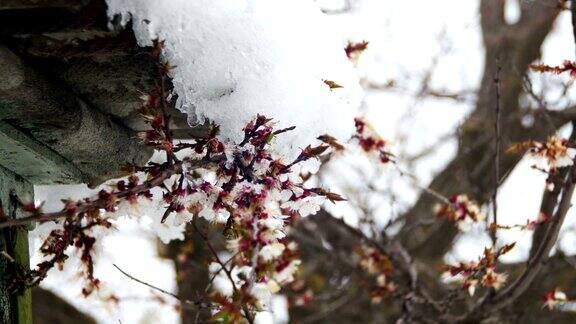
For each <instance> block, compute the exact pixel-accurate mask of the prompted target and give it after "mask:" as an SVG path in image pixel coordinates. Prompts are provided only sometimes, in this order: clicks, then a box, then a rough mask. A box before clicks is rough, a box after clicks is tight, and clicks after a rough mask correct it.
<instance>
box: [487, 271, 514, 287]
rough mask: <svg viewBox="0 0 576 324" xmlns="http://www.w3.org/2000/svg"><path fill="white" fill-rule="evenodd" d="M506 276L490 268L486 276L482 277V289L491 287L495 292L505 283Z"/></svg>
mask: <svg viewBox="0 0 576 324" xmlns="http://www.w3.org/2000/svg"><path fill="white" fill-rule="evenodd" d="M507 279H508V275H507V274H505V273H496V272H495V271H494V270H493V269H492V268H488V269H487V270H486V274H484V276H483V277H482V285H483V286H484V287H492V288H494V289H496V290H498V289H500V287H502V285H504V284H505V283H506V280H507Z"/></svg>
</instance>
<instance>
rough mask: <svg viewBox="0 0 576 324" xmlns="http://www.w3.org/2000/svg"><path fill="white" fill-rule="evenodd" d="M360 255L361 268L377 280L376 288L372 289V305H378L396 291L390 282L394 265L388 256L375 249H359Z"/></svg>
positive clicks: (364, 247) (363, 247) (365, 247)
mask: <svg viewBox="0 0 576 324" xmlns="http://www.w3.org/2000/svg"><path fill="white" fill-rule="evenodd" d="M358 255H359V256H360V262H359V264H360V267H361V268H362V269H363V270H364V271H365V272H366V273H367V274H368V275H370V276H373V277H374V278H375V284H376V285H375V286H376V287H375V288H372V290H371V293H370V296H371V300H372V303H374V304H378V303H380V302H381V301H382V299H384V297H386V296H387V295H389V294H391V293H393V292H394V291H395V290H396V286H395V285H394V284H393V283H392V282H391V281H390V274H391V273H392V263H391V262H390V259H389V258H388V257H387V256H386V255H384V254H382V253H381V252H380V251H378V250H377V249H375V248H373V247H368V246H362V247H361V248H359V249H358Z"/></svg>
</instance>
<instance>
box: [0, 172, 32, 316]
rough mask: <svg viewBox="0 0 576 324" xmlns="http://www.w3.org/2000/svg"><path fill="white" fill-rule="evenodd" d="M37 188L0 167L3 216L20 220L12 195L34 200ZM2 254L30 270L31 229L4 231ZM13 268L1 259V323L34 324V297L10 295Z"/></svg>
mask: <svg viewBox="0 0 576 324" xmlns="http://www.w3.org/2000/svg"><path fill="white" fill-rule="evenodd" d="M33 190H34V187H33V186H32V184H31V183H30V182H28V181H26V180H25V179H24V178H22V177H21V176H19V175H17V174H15V173H14V172H11V171H10V170H7V169H6V168H4V167H2V166H0V200H1V201H2V205H3V209H4V212H5V213H6V214H7V215H8V216H9V217H16V218H18V217H21V213H19V212H18V211H17V210H15V207H14V204H12V203H11V201H10V192H11V191H14V192H15V193H16V195H18V196H20V197H27V198H28V199H32V197H33V193H34V191H33ZM0 251H5V252H6V253H8V254H9V255H10V256H11V257H12V258H14V260H15V262H17V263H18V265H19V267H24V268H29V264H30V261H29V260H30V259H29V252H28V229H27V228H19V229H3V230H1V231H0ZM15 268H16V267H15V266H14V264H12V263H11V261H10V260H9V259H8V258H6V257H3V256H0V323H10V324H31V323H32V295H31V292H30V290H29V289H28V290H26V291H24V293H23V294H22V295H19V296H16V295H14V294H11V293H10V292H9V289H8V286H9V285H10V281H9V280H10V278H11V276H10V271H14V270H15Z"/></svg>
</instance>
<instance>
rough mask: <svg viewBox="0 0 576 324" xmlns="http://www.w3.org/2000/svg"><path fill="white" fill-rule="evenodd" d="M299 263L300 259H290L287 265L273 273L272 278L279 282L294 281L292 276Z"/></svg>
mask: <svg viewBox="0 0 576 324" xmlns="http://www.w3.org/2000/svg"><path fill="white" fill-rule="evenodd" d="M300 263H302V261H300V260H292V261H291V262H290V263H289V264H288V265H287V266H285V267H284V268H282V269H281V270H280V271H277V272H276V273H274V280H276V281H277V282H278V283H279V284H287V283H291V282H292V281H294V276H295V274H296V272H297V271H298V268H299V266H300Z"/></svg>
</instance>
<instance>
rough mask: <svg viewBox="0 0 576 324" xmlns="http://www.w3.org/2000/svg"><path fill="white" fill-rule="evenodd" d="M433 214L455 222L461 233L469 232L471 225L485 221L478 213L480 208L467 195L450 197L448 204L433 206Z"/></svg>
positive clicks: (484, 217) (482, 215)
mask: <svg viewBox="0 0 576 324" xmlns="http://www.w3.org/2000/svg"><path fill="white" fill-rule="evenodd" d="M434 214H436V216H438V217H441V218H445V219H448V220H451V221H454V222H456V225H457V226H458V228H459V229H460V230H461V231H463V232H466V231H467V230H469V229H470V227H471V226H472V224H474V223H479V222H482V221H484V220H485V219H486V216H484V214H482V213H481V212H480V207H479V206H478V205H477V204H476V202H474V201H472V200H470V199H469V198H468V196H467V195H456V196H452V197H451V198H450V201H449V203H446V204H437V205H436V206H434Z"/></svg>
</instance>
